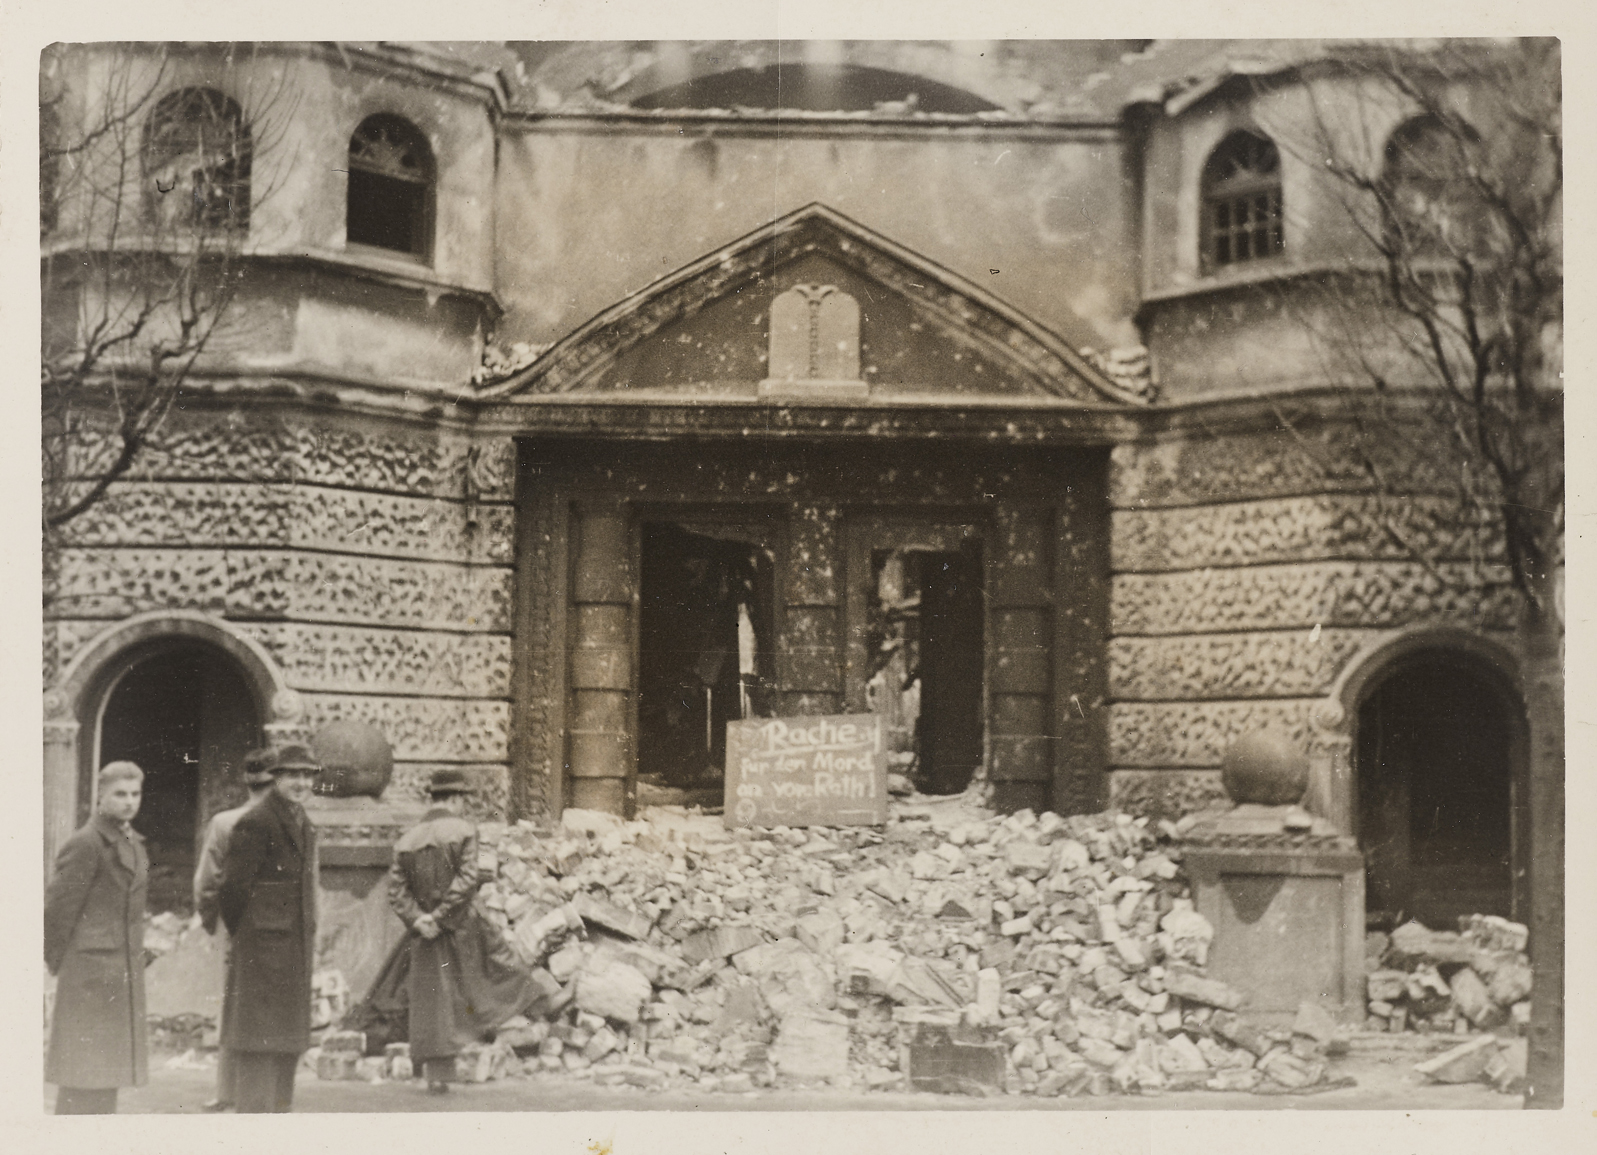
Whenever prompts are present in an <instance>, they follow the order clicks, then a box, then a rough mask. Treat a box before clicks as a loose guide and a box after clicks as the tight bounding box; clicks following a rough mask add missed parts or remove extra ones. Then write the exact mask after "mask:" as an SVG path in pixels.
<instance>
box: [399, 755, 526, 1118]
mask: <svg viewBox="0 0 1597 1155" xmlns="http://www.w3.org/2000/svg"><path fill="white" fill-rule="evenodd" d="M470 792H471V786H470V785H469V784H468V782H467V781H466V776H465V775H464V774H463V773H462V772H461V771H459V770H447V769H446V770H439V771H436V772H435V773H434V774H433V776H432V780H431V782H430V783H429V784H428V793H429V794H430V795H431V797H432V803H433V805H432V809H430V810H429V811H428V812H427V814H426V815H425V816H424V817H423V818H422V820H421V823H420V825H418V826H416V827H414V828H412V829H411V830H408V831H406V832H405V834H404V835H403V836H401V837H400V839H399V841H398V842H397V843H396V844H395V845H394V865H393V867H392V868H391V869H390V870H389V872H388V901H389V905H390V906H392V907H393V909H394V913H395V914H397V915H399V917H400V920H401V921H402V922H404V924H405V926H406V927H407V928H408V932H409V933H407V934H406V935H405V937H404V939H402V940H401V941H400V943H399V945H398V946H397V947H396V948H395V951H394V954H393V955H392V956H390V958H389V961H388V964H387V965H386V966H385V967H384V968H383V971H382V973H381V974H379V975H378V978H377V981H376V983H375V984H373V993H372V999H373V1000H375V1001H379V1002H380V1001H383V999H384V991H385V990H390V989H391V990H392V994H396V995H397V994H398V993H399V991H398V989H397V988H398V987H400V985H401V984H402V985H403V988H404V996H405V1001H407V1002H408V1004H409V1023H410V1030H409V1035H410V1057H411V1061H412V1062H414V1063H415V1064H416V1065H417V1067H418V1068H419V1069H420V1071H421V1074H422V1076H423V1077H424V1078H425V1079H426V1080H427V1089H428V1090H429V1091H432V1092H434V1093H440V1092H443V1091H447V1090H448V1089H449V1083H450V1080H452V1079H453V1078H454V1074H455V1056H456V1055H457V1054H458V1053H459V1052H460V1049H461V1047H462V1046H463V1045H465V1044H467V1043H470V1042H472V1041H473V1040H474V1039H478V1038H481V1037H482V1035H483V1034H484V1033H485V1032H487V1031H489V1030H492V1029H493V1028H494V1027H497V1026H498V1025H499V1024H500V1023H502V1022H504V1021H505V1020H506V1019H508V1018H510V1017H511V1016H512V1015H514V1014H517V1013H518V1012H520V1011H521V1010H522V1009H523V1008H525V1007H526V1006H527V1005H528V1004H529V1003H530V1002H532V1000H533V999H534V998H536V997H537V993H538V992H537V989H536V988H535V987H534V986H533V982H532V973H531V971H530V969H529V968H527V967H525V966H523V965H521V963H520V961H519V960H518V959H516V957H515V955H514V953H513V952H512V951H511V949H510V946H509V944H507V943H506V942H505V941H504V939H503V938H502V937H500V935H499V933H498V932H497V931H496V930H495V929H494V927H493V925H492V924H491V923H489V922H488V921H487V920H486V919H484V918H483V917H482V916H481V915H480V914H478V912H477V911H476V909H475V907H474V906H473V905H472V900H473V899H475V898H476V896H477V888H478V886H479V885H480V884H481V880H480V878H479V876H478V873H477V828H476V826H474V825H473V824H472V823H471V822H470V821H468V820H467V819H465V818H464V817H462V816H461V811H462V809H463V801H462V800H463V799H464V797H465V796H466V795H467V794H469V793H470Z"/></svg>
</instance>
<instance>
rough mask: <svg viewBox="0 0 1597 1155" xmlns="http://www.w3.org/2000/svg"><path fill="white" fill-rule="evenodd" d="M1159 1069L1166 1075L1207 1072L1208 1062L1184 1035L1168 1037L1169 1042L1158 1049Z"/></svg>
mask: <svg viewBox="0 0 1597 1155" xmlns="http://www.w3.org/2000/svg"><path fill="white" fill-rule="evenodd" d="M1158 1054H1159V1069H1160V1070H1161V1071H1163V1072H1165V1074H1167V1075H1171V1074H1176V1073H1178V1072H1183V1071H1207V1070H1208V1069H1209V1062H1208V1060H1207V1059H1205V1058H1204V1057H1203V1052H1202V1051H1201V1050H1199V1049H1198V1045H1197V1044H1196V1043H1194V1042H1193V1041H1192V1040H1191V1039H1190V1038H1188V1037H1187V1036H1186V1035H1181V1034H1176V1035H1171V1036H1170V1041H1169V1042H1167V1043H1166V1044H1165V1045H1164V1046H1162V1047H1160V1048H1159V1052H1158Z"/></svg>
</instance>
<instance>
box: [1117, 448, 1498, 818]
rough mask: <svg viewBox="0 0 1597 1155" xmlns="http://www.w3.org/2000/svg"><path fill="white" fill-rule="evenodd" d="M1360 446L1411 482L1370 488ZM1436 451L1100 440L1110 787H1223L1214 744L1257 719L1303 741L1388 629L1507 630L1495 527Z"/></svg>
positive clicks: (1140, 802) (1198, 792)
mask: <svg viewBox="0 0 1597 1155" xmlns="http://www.w3.org/2000/svg"><path fill="white" fill-rule="evenodd" d="M1408 432H1409V433H1412V430H1410V431H1408ZM1367 458H1368V459H1373V460H1375V462H1376V466H1377V469H1378V470H1379V471H1380V473H1381V476H1382V477H1383V478H1385V479H1387V480H1388V481H1391V480H1393V479H1395V480H1396V481H1397V482H1398V483H1400V484H1401V485H1402V486H1403V487H1405V489H1406V490H1407V491H1408V492H1411V493H1412V494H1413V496H1412V497H1406V496H1393V495H1392V494H1391V493H1380V492H1376V491H1375V486H1374V485H1373V484H1372V479H1371V476H1370V474H1369V472H1368V471H1367V470H1366V469H1365V468H1364V465H1363V462H1364V460H1366V459H1367ZM1455 466H1456V463H1454V462H1451V461H1450V459H1448V457H1447V454H1446V453H1445V452H1437V453H1435V454H1428V453H1427V452H1426V451H1425V447H1424V446H1423V445H1422V444H1421V443H1420V442H1417V441H1416V440H1415V439H1414V438H1413V437H1412V436H1408V437H1406V438H1405V437H1402V436H1386V437H1372V436H1371V435H1370V434H1369V433H1368V432H1364V433H1360V432H1357V431H1355V430H1353V429H1352V428H1351V427H1350V426H1345V425H1337V424H1336V423H1326V424H1324V425H1320V426H1316V427H1313V428H1310V429H1307V430H1298V431H1296V432H1293V431H1289V430H1287V429H1285V428H1284V427H1278V428H1273V429H1269V430H1266V431H1261V432H1258V433H1254V434H1245V433H1236V434H1228V435H1223V436H1222V435H1214V434H1210V433H1207V432H1205V433H1202V434H1197V435H1193V436H1191V437H1189V438H1187V439H1185V440H1183V439H1171V440H1169V441H1166V442H1162V443H1160V444H1155V445H1121V446H1119V447H1117V448H1116V449H1115V450H1114V451H1113V454H1112V456H1111V469H1110V474H1111V482H1110V492H1111V502H1112V505H1113V506H1114V512H1113V514H1112V545H1111V566H1112V570H1113V577H1112V587H1111V588H1112V593H1111V605H1110V629H1109V632H1110V635H1111V638H1110V643H1109V695H1110V701H1109V705H1108V719H1109V747H1110V762H1111V766H1112V772H1111V780H1110V800H1111V802H1112V803H1113V804H1115V805H1117V806H1120V807H1123V808H1126V809H1130V810H1133V811H1137V812H1142V813H1149V814H1160V815H1173V814H1178V813H1181V812H1183V811H1186V810H1191V809H1196V808H1201V807H1202V806H1205V805H1209V804H1212V803H1213V802H1215V801H1217V800H1223V793H1222V792H1221V790H1220V788H1219V781H1218V771H1217V768H1218V766H1219V764H1220V759H1221V756H1222V754H1223V753H1224V751H1225V748H1226V746H1227V745H1228V744H1229V743H1230V742H1231V741H1232V740H1233V739H1235V738H1236V737H1238V736H1240V735H1241V734H1242V733H1245V732H1246V731H1248V730H1250V729H1254V728H1257V727H1262V726H1272V727H1277V728H1280V729H1283V730H1284V731H1286V732H1287V733H1288V734H1290V735H1292V736H1293V737H1294V738H1296V739H1297V740H1298V741H1300V742H1302V743H1304V745H1305V748H1307V747H1308V746H1310V745H1311V744H1312V743H1313V742H1314V741H1317V740H1319V739H1321V738H1322V737H1323V734H1322V732H1321V730H1319V729H1317V728H1316V727H1315V726H1314V725H1313V722H1312V719H1313V718H1314V717H1315V716H1316V711H1317V710H1318V709H1320V708H1321V707H1322V706H1323V705H1324V703H1325V700H1326V699H1325V696H1326V695H1327V694H1328V693H1330V692H1331V691H1332V689H1333V687H1334V686H1335V684H1336V681H1337V678H1338V677H1339V676H1340V675H1341V674H1342V673H1343V671H1344V670H1346V669H1348V668H1349V665H1350V664H1351V663H1354V662H1357V661H1358V660H1359V659H1360V655H1361V653H1363V652H1364V651H1365V650H1366V648H1368V647H1371V646H1373V645H1375V644H1377V640H1378V639H1380V638H1385V637H1388V636H1389V634H1390V631H1392V630H1394V629H1401V628H1407V627H1416V626H1429V625H1440V624H1447V625H1463V626H1466V627H1469V628H1472V629H1485V630H1495V629H1507V628H1510V627H1512V625H1513V624H1514V621H1515V618H1516V615H1517V613H1518V607H1517V605H1516V602H1515V595H1514V593H1513V591H1512V590H1511V589H1510V588H1509V587H1508V586H1507V584H1506V581H1505V579H1506V575H1507V570H1506V568H1505V567H1504V566H1503V565H1502V557H1501V545H1500V542H1499V541H1498V540H1497V539H1496V537H1495V536H1494V534H1493V533H1492V532H1491V531H1490V529H1489V527H1488V528H1485V529H1483V523H1482V521H1481V519H1479V518H1471V517H1468V516H1465V515H1463V514H1461V512H1460V509H1459V506H1458V504H1457V502H1456V500H1455V499H1454V498H1452V497H1450V496H1448V494H1449V493H1450V492H1451V490H1450V484H1451V483H1452V481H1453V479H1452V478H1450V477H1449V476H1448V475H1447V471H1448V470H1449V469H1450V468H1454V467H1455Z"/></svg>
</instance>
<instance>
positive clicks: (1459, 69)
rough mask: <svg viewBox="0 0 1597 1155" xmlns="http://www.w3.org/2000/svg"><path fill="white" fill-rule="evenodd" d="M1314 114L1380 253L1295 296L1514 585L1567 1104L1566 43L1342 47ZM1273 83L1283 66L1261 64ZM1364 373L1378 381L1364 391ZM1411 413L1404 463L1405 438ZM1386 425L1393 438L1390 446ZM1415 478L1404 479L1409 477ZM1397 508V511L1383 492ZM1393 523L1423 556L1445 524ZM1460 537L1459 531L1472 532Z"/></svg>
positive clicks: (1333, 369) (1375, 470) (1546, 1100)
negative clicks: (1407, 528) (1433, 527)
mask: <svg viewBox="0 0 1597 1155" xmlns="http://www.w3.org/2000/svg"><path fill="white" fill-rule="evenodd" d="M1297 79H1298V80H1299V81H1301V89H1300V91H1301V93H1302V99H1303V101H1305V102H1306V104H1307V113H1308V115H1306V116H1304V115H1301V113H1302V112H1303V111H1304V110H1303V109H1302V108H1301V107H1299V108H1297V109H1296V110H1295V114H1294V115H1292V116H1290V117H1288V118H1283V119H1290V121H1291V123H1282V124H1280V125H1272V126H1268V127H1270V128H1271V131H1272V132H1274V133H1276V134H1278V135H1277V139H1278V140H1280V141H1281V143H1282V147H1283V148H1284V149H1285V150H1286V151H1288V152H1290V153H1293V154H1295V155H1296V156H1297V158H1298V159H1299V160H1301V161H1303V162H1305V163H1306V164H1307V165H1309V166H1311V167H1312V169H1313V170H1315V171H1317V172H1319V173H1321V174H1323V177H1322V179H1321V182H1320V183H1321V186H1322V187H1321V188H1320V190H1319V191H1320V192H1321V193H1323V194H1324V195H1326V196H1327V197H1329V198H1331V199H1332V200H1333V201H1334V203H1336V204H1338V205H1340V208H1341V215H1342V216H1343V217H1344V218H1345V221H1346V223H1347V225H1348V226H1349V228H1350V230H1351V235H1352V236H1353V237H1354V238H1355V239H1356V242H1357V244H1356V245H1355V248H1361V249H1362V255H1361V256H1358V257H1355V259H1354V260H1352V261H1350V262H1349V264H1348V266H1347V267H1346V268H1345V269H1341V270H1337V271H1335V272H1332V273H1330V274H1327V275H1324V276H1322V277H1320V278H1319V279H1318V280H1317V281H1314V282H1313V283H1312V285H1309V286H1304V287H1301V288H1299V289H1298V290H1295V291H1294V295H1293V296H1292V299H1291V303H1290V305H1289V307H1290V308H1291V309H1293V311H1294V312H1295V313H1296V315H1298V316H1299V317H1301V318H1302V319H1303V320H1304V322H1305V323H1306V324H1307V325H1309V327H1310V329H1311V330H1312V332H1313V335H1314V338H1315V343H1316V344H1317V346H1318V348H1319V349H1320V350H1321V352H1322V355H1323V357H1324V364H1325V366H1326V368H1327V371H1328V375H1329V376H1331V377H1332V378H1334V379H1338V380H1342V381H1345V382H1347V383H1348V384H1350V385H1351V386H1353V387H1355V389H1356V390H1357V391H1358V392H1360V393H1361V394H1363V397H1362V399H1361V400H1362V401H1363V405H1362V409H1363V412H1364V414H1365V422H1366V423H1365V425H1364V426H1362V427H1361V431H1360V432H1359V434H1358V435H1357V437H1356V439H1355V454H1356V456H1357V457H1358V458H1359V462H1358V464H1359V467H1360V468H1361V469H1362V470H1363V472H1364V474H1365V480H1366V481H1367V482H1369V483H1370V484H1371V486H1372V487H1373V489H1374V490H1375V491H1376V492H1377V493H1379V494H1382V495H1384V496H1386V497H1388V498H1390V499H1391V503H1390V504H1389V505H1388V506H1387V508H1388V509H1391V510H1396V509H1398V508H1401V506H1402V505H1403V504H1404V503H1409V504H1412V494H1413V489H1412V481H1411V477H1410V478H1408V479H1406V478H1404V477H1403V476H1402V475H1403V472H1404V470H1405V468H1406V469H1407V470H1408V471H1409V473H1410V475H1412V471H1413V469H1414V467H1415V465H1416V463H1418V464H1419V465H1420V466H1421V467H1422V468H1426V469H1428V471H1429V474H1430V475H1431V476H1432V477H1440V478H1447V479H1450V485H1449V488H1450V489H1451V494H1452V497H1453V498H1454V500H1455V508H1454V510H1453V512H1452V517H1453V518H1454V519H1455V522H1456V524H1458V525H1460V526H1462V527H1463V528H1464V530H1465V531H1466V532H1470V533H1473V534H1475V535H1476V538H1477V541H1478V542H1479V543H1480V546H1481V548H1480V549H1479V550H1478V551H1477V558H1478V559H1479V560H1480V561H1481V562H1482V563H1484V564H1485V565H1487V566H1491V565H1493V564H1494V563H1495V565H1496V569H1497V570H1498V571H1499V572H1501V571H1503V570H1504V569H1506V576H1507V579H1508V582H1509V583H1510V584H1511V585H1512V587H1513V588H1514V590H1515V591H1517V594H1518V602H1519V606H1520V633H1521V637H1522V639H1523V642H1524V646H1525V663H1526V669H1525V673H1526V678H1525V691H1526V699H1527V700H1526V703H1525V704H1526V710H1527V715H1528V721H1529V726H1530V737H1531V752H1530V762H1531V766H1530V799H1529V805H1530V808H1531V824H1532V830H1533V840H1532V843H1533V847H1532V858H1531V874H1532V879H1531V882H1532V886H1531V950H1532V954H1533V956H1534V960H1535V964H1536V970H1537V990H1536V993H1535V996H1534V1000H1533V1016H1534V1017H1533V1022H1532V1031H1531V1043H1532V1046H1531V1069H1530V1094H1529V1096H1528V1100H1527V1101H1528V1102H1530V1103H1531V1104H1532V1105H1536V1106H1543V1105H1545V1106H1555V1107H1556V1106H1557V1105H1559V1104H1560V1103H1561V1101H1562V1036H1563V971H1562V954H1563V865H1562V863H1563V775H1564V748H1563V689H1564V688H1563V610H1562V605H1561V597H1562V591H1561V584H1560V583H1561V579H1562V569H1563V537H1564V516H1565V513H1564V507H1565V495H1564V451H1563V372H1562V369H1563V364H1562V350H1563V305H1564V279H1563V236H1562V229H1561V213H1562V208H1563V139H1562V103H1561V100H1562V98H1561V84H1560V55H1559V45H1558V43H1557V41H1554V40H1549V39H1523V40H1513V41H1507V40H1504V41H1491V42H1483V41H1440V42H1429V43H1414V42H1404V43H1388V44H1379V45H1362V46H1358V47H1345V48H1338V49H1334V50H1332V51H1331V52H1330V54H1329V56H1328V58H1327V59H1326V60H1324V61H1323V62H1321V63H1320V64H1319V65H1317V66H1315V67H1313V68H1310V69H1307V70H1304V71H1303V72H1301V73H1300V74H1299V76H1298V78H1297ZM1260 83H1261V85H1269V84H1270V83H1271V82H1269V81H1261V82H1260ZM1360 386H1362V388H1359V387H1360ZM1398 414H1401V416H1402V419H1403V421H1402V424H1401V428H1403V429H1404V431H1405V432H1404V433H1403V434H1402V435H1401V436H1402V438H1403V446H1402V450H1401V451H1402V453H1403V454H1404V455H1405V456H1406V461H1397V460H1395V459H1394V458H1393V456H1392V454H1391V452H1390V445H1389V443H1390V442H1391V440H1392V433H1393V430H1394V429H1397V428H1399V427H1400V426H1399V423H1398V422H1396V421H1387V420H1385V419H1384V418H1385V417H1387V416H1396V415H1398ZM1383 439H1384V440H1385V441H1386V442H1387V443H1388V444H1387V446H1386V447H1385V448H1383V446H1382V441H1383ZM1406 487H1407V488H1406ZM1377 508H1378V509H1379V508H1380V506H1379V505H1378V506H1377ZM1381 520H1382V522H1383V530H1385V531H1387V533H1388V536H1389V537H1390V538H1391V539H1392V540H1394V541H1396V542H1398V543H1399V544H1400V545H1402V546H1404V547H1405V548H1406V550H1407V551H1408V552H1409V553H1410V554H1411V555H1412V556H1414V557H1415V558H1416V559H1417V560H1419V561H1421V562H1422V563H1425V564H1427V565H1432V564H1436V563H1438V562H1440V561H1441V558H1440V557H1439V556H1437V551H1436V548H1435V541H1436V539H1435V538H1434V537H1430V538H1426V539H1424V540H1423V541H1421V540H1416V539H1415V538H1413V537H1412V536H1405V535H1404V534H1403V533H1402V531H1401V529H1400V522H1401V520H1402V519H1401V518H1400V517H1397V516H1392V517H1382V518H1381ZM1455 544H1456V539H1455Z"/></svg>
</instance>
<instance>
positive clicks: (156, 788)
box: [78, 638, 262, 912]
mask: <svg viewBox="0 0 1597 1155" xmlns="http://www.w3.org/2000/svg"><path fill="white" fill-rule="evenodd" d="M119 665H121V669H120V670H119V672H118V673H117V674H116V675H115V676H114V677H113V679H112V680H111V683H110V685H109V686H108V687H107V690H106V692H105V694H104V699H103V704H102V706H101V709H100V713H99V719H98V727H97V735H96V738H97V741H96V746H97V751H96V754H95V757H94V758H93V759H92V760H91V765H90V767H89V769H90V776H89V781H85V782H82V783H80V788H79V791H78V799H79V816H78V817H79V821H82V820H84V819H86V818H87V817H88V814H87V811H88V808H89V805H90V803H91V800H92V796H93V788H92V767H93V766H103V765H104V764H105V763H107V762H111V761H116V760H118V759H124V758H125V759H128V760H130V761H133V762H137V763H138V764H139V766H140V767H141V768H142V769H143V770H144V802H143V805H142V806H141V807H140V810H139V816H138V818H136V819H135V820H134V823H133V825H134V828H135V829H136V830H138V831H139V833H141V834H143V835H144V838H145V846H146V848H147V849H148V851H149V854H150V898H149V902H150V909H151V910H156V911H161V910H175V911H179V912H187V911H188V910H189V908H190V906H191V897H190V888H191V885H192V879H193V876H194V867H195V865H196V858H197V854H198V850H199V845H200V839H201V836H202V835H203V833H204V829H205V824H206V822H208V821H209V819H210V817H211V815H213V814H215V813H216V812H217V811H219V810H225V809H227V808H228V807H230V806H236V805H238V804H239V803H240V802H242V801H243V800H244V798H245V797H246V794H247V792H246V790H245V788H244V784H243V772H242V769H241V767H242V760H243V757H244V754H245V753H246V752H247V751H249V750H250V749H252V748H253V747H255V746H257V745H259V744H260V742H261V722H262V718H261V716H260V710H259V707H258V706H257V704H256V702H255V700H254V697H253V695H252V694H251V692H250V687H249V684H248V682H247V681H246V679H245V677H244V675H243V672H242V671H241V670H240V669H239V668H238V665H237V663H236V662H234V661H233V660H232V659H231V658H230V657H229V656H228V655H227V654H225V653H223V652H222V651H221V650H219V649H217V648H216V647H214V646H211V645H208V644H206V643H204V642H198V641H194V640H191V639H186V638H172V639H164V640H162V641H158V642H154V643H150V644H148V645H146V646H143V647H140V648H139V649H138V650H136V651H134V652H133V653H130V654H129V655H128V661H127V662H126V663H125V664H121V663H119Z"/></svg>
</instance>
